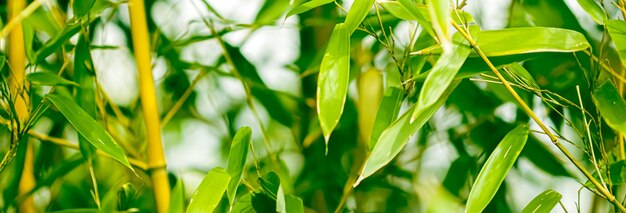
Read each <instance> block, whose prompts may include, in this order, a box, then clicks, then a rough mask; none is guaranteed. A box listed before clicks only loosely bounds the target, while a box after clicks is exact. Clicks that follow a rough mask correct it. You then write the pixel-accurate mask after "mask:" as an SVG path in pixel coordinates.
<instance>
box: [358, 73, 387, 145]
mask: <svg viewBox="0 0 626 213" xmlns="http://www.w3.org/2000/svg"><path fill="white" fill-rule="evenodd" d="M357 87H358V92H359V101H358V103H357V110H358V112H359V117H358V122H359V136H360V137H361V139H362V140H363V141H364V142H365V144H369V143H370V139H371V135H372V129H373V127H374V122H375V119H376V113H377V112H378V106H379V105H380V101H381V98H382V96H383V76H382V73H380V71H378V70H376V69H370V70H368V71H366V72H364V73H361V75H360V76H359V79H358V84H357Z"/></svg>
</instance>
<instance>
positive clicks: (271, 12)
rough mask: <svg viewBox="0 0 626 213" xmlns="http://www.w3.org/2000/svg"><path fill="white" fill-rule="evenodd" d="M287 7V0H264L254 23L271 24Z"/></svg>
mask: <svg viewBox="0 0 626 213" xmlns="http://www.w3.org/2000/svg"><path fill="white" fill-rule="evenodd" d="M287 7H289V0H266V1H265V3H264V4H263V6H262V7H261V9H260V10H259V13H258V14H257V16H256V19H255V23H258V24H272V23H273V22H274V21H276V19H278V18H280V16H281V15H282V14H283V12H285V9H286V8H287Z"/></svg>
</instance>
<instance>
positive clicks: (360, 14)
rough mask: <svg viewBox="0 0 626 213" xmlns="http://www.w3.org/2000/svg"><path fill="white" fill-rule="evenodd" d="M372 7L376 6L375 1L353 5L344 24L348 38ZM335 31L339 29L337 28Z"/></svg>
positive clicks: (360, 0) (358, 0)
mask: <svg viewBox="0 0 626 213" xmlns="http://www.w3.org/2000/svg"><path fill="white" fill-rule="evenodd" d="M372 5H374V0H356V1H354V3H352V7H350V11H349V12H348V15H347V16H346V21H345V22H344V24H345V29H346V32H347V33H348V37H349V36H350V35H352V33H354V31H355V30H356V28H358V27H359V25H360V24H361V22H362V21H363V19H365V17H366V16H367V14H368V13H369V12H370V9H371V8H372ZM335 29H337V28H336V27H335ZM331 39H332V37H331Z"/></svg>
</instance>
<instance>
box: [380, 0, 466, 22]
mask: <svg viewBox="0 0 626 213" xmlns="http://www.w3.org/2000/svg"><path fill="white" fill-rule="evenodd" d="M400 2H401V1H380V2H378V4H380V6H382V7H383V8H384V9H385V10H386V11H387V12H389V13H391V15H393V16H395V17H396V18H399V19H402V20H409V21H419V19H418V17H416V16H415V15H413V13H412V12H410V11H409V10H408V9H406V8H405V7H404V5H403V4H401V3H400ZM413 8H414V9H412V10H413V12H414V13H417V14H419V16H420V17H422V21H427V22H431V21H432V18H431V16H429V15H428V13H429V12H428V7H426V5H416V6H415V7H413ZM449 10H450V18H451V19H452V20H454V21H455V22H457V23H472V22H474V17H473V16H472V15H471V14H469V13H468V12H465V11H462V10H452V9H449Z"/></svg>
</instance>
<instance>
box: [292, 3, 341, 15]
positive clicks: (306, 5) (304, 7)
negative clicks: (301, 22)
mask: <svg viewBox="0 0 626 213" xmlns="http://www.w3.org/2000/svg"><path fill="white" fill-rule="evenodd" d="M333 1H334V0H312V1H307V2H304V3H302V4H299V5H297V6H295V7H293V8H292V9H291V10H289V12H287V15H286V16H285V18H289V17H290V16H293V15H298V14H300V13H304V12H306V11H309V10H311V9H313V8H316V7H319V6H322V5H325V4H328V3H331V2H333Z"/></svg>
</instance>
